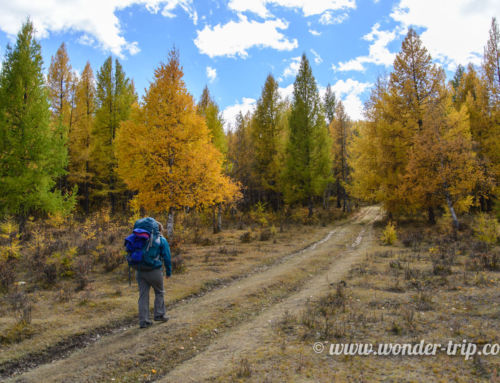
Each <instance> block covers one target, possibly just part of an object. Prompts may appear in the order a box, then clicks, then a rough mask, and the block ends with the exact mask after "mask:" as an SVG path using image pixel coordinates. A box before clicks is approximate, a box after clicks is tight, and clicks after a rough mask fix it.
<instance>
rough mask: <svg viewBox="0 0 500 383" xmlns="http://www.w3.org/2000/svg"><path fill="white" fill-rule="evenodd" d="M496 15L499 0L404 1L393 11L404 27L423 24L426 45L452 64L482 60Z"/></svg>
mask: <svg viewBox="0 0 500 383" xmlns="http://www.w3.org/2000/svg"><path fill="white" fill-rule="evenodd" d="M492 16H496V17H499V16H500V3H499V2H498V1H497V0H481V1H472V0H439V1H433V0H401V1H400V3H399V5H398V6H397V7H396V8H394V10H393V12H392V13H391V17H392V18H393V19H394V20H395V21H397V22H400V23H401V24H402V25H403V26H404V27H408V26H418V27H423V28H424V29H425V31H424V32H423V33H422V34H421V39H422V42H423V44H424V46H425V47H426V48H427V49H428V50H429V52H430V53H431V55H432V57H433V58H435V59H438V60H440V61H441V62H442V63H443V64H448V65H450V66H451V67H454V66H456V65H458V64H463V65H465V64H467V63H469V62H472V63H474V64H479V63H480V62H481V57H482V53H483V47H484V45H486V41H487V40H488V30H489V28H490V25H491V17H492ZM444 18H445V20H444Z"/></svg>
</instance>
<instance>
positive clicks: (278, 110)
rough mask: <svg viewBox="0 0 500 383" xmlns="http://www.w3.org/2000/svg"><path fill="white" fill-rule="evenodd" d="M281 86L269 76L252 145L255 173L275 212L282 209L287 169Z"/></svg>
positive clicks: (255, 125) (259, 101) (262, 95)
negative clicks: (284, 170) (282, 181)
mask: <svg viewBox="0 0 500 383" xmlns="http://www.w3.org/2000/svg"><path fill="white" fill-rule="evenodd" d="M278 89H279V85H278V83H277V82H276V80H275V79H274V77H273V76H272V75H268V76H267V78H266V82H265V83H264V87H263V88H262V94H261V96H260V99H259V100H258V101H257V108H256V110H255V113H254V116H253V129H252V141H253V145H254V150H255V155H254V163H253V173H254V176H255V179H256V181H257V183H258V187H259V189H260V191H261V192H263V193H264V194H265V195H266V197H267V198H266V199H267V201H270V202H271V203H272V205H273V207H274V208H275V209H277V208H278V207H279V201H280V199H281V197H280V193H279V191H280V183H279V181H280V180H279V176H280V170H281V169H282V167H283V154H284V145H283V141H284V134H285V130H286V129H285V128H286V124H285V123H284V121H283V120H284V104H283V102H282V101H281V97H280V95H279V91H278Z"/></svg>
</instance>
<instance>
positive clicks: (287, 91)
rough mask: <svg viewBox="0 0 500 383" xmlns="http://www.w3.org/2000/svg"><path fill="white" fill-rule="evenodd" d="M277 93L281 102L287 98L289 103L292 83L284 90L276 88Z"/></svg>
mask: <svg viewBox="0 0 500 383" xmlns="http://www.w3.org/2000/svg"><path fill="white" fill-rule="evenodd" d="M278 92H279V94H280V96H281V98H282V99H283V100H284V99H286V98H288V100H290V101H291V100H292V97H293V83H292V84H290V85H288V86H286V87H284V88H281V87H280V88H278Z"/></svg>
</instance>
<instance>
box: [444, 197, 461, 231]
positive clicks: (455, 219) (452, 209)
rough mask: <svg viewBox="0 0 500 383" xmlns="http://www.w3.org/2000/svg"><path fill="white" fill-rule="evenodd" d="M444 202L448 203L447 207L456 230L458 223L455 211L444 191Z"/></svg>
mask: <svg viewBox="0 0 500 383" xmlns="http://www.w3.org/2000/svg"><path fill="white" fill-rule="evenodd" d="M446 203H447V204H448V209H450V213H451V218H452V219H453V228H454V229H455V230H458V229H459V228H460V223H459V222H458V218H457V214H456V213H455V209H454V208H453V203H452V202H451V197H450V195H449V194H448V192H446Z"/></svg>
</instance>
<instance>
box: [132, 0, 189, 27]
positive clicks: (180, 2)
mask: <svg viewBox="0 0 500 383" xmlns="http://www.w3.org/2000/svg"><path fill="white" fill-rule="evenodd" d="M141 1H146V2H148V3H156V4H158V3H166V4H165V5H164V7H163V10H162V11H161V14H162V16H165V17H171V18H172V17H175V16H176V15H175V13H173V11H174V10H175V9H176V8H177V7H180V8H182V9H183V10H184V12H186V13H187V14H188V15H189V17H190V18H191V20H193V24H194V25H197V24H198V13H197V12H196V9H195V8H194V6H193V1H192V0H164V1H161V0H141ZM155 13H156V12H155Z"/></svg>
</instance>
